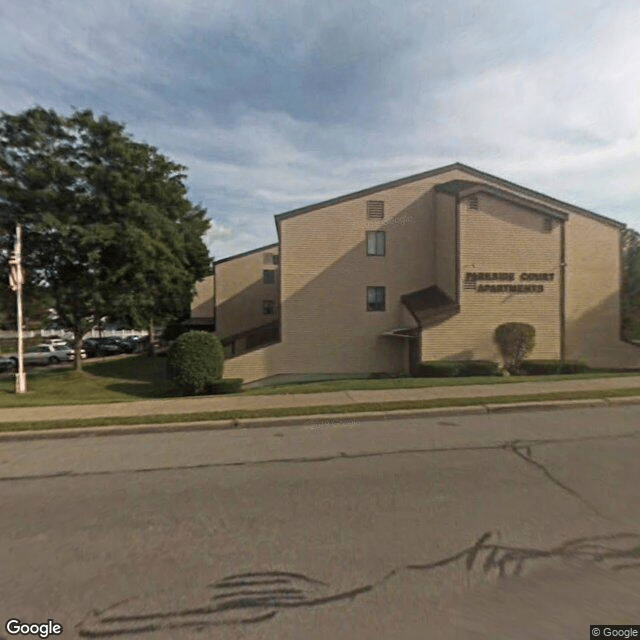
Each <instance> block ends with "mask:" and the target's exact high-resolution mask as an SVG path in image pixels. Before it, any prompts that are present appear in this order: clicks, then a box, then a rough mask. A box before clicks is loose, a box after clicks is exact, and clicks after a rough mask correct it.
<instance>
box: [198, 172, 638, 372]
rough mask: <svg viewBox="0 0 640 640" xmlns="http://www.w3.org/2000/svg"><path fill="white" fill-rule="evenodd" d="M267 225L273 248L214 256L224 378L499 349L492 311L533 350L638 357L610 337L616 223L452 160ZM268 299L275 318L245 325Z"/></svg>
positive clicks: (536, 354)
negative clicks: (530, 341) (274, 238)
mask: <svg viewBox="0 0 640 640" xmlns="http://www.w3.org/2000/svg"><path fill="white" fill-rule="evenodd" d="M275 222H276V228H277V232H278V238H279V242H278V243H277V244H276V245H270V246H269V247H262V248H260V249H256V250H255V251H253V252H248V253H246V254H241V255H239V256H233V257H231V258H227V259H226V260H223V261H219V263H217V264H216V275H215V276H213V279H214V281H215V288H216V293H215V295H214V297H213V299H214V302H210V303H209V305H210V306H209V308H212V306H215V317H216V333H218V335H220V337H221V338H222V339H223V340H226V344H227V354H228V356H229V358H228V360H227V361H226V363H225V376H228V377H241V378H244V379H245V380H246V381H252V380H258V379H262V378H267V377H271V376H276V375H301V374H354V375H361V374H362V375H364V374H370V373H383V372H384V373H395V374H399V373H404V374H409V373H410V371H411V369H412V366H413V365H414V364H415V363H417V362H420V361H431V360H440V359H443V360H455V359H459V360H479V359H481V360H496V361H498V360H499V359H500V356H499V352H498V349H497V346H496V345H495V343H494V341H493V332H494V330H495V328H496V326H498V325H499V324H501V323H503V322H526V323H529V324H531V325H533V326H534V327H535V329H536V346H535V348H534V351H533V353H532V354H531V357H532V358H552V359H556V358H561V359H570V360H583V361H585V362H587V363H588V364H590V365H592V366H610V367H640V349H639V348H637V347H635V346H633V345H629V344H627V343H625V342H623V341H622V340H621V339H620V278H621V252H620V238H621V231H622V229H623V228H624V225H623V224H621V223H619V222H616V221H615V220H611V219H609V218H606V217H604V216H601V215H598V214H597V213H594V212H591V211H587V210H585V209H581V208H579V207H576V206H574V205H571V204H568V203H565V202H561V201H559V200H556V199H555V198H552V197H549V196H546V195H544V194H541V193H537V192H535V191H532V190H530V189H527V188H525V187H522V186H519V185H516V184H514V183H511V182H508V181H506V180H503V179H501V178H498V177H496V176H492V175H489V174H487V173H484V172H481V171H478V170H476V169H473V168H471V167H468V166H466V165H463V164H460V163H456V164H453V165H449V166H446V167H441V168H438V169H435V170H432V171H427V172H425V173H421V174H417V175H413V176H409V177H407V178H403V179H400V180H395V181H393V182H388V183H385V184H382V185H378V186H375V187H371V188H368V189H364V190H362V191H358V192H355V193H351V194H348V195H345V196H342V197H339V198H335V199H332V200H328V201H326V202H321V203H319V204H315V205H310V206H307V207H302V208H300V209H296V210H294V211H289V212H287V213H283V214H280V215H277V216H276V217H275ZM270 254H271V255H273V256H277V258H269V257H267V256H268V255H270ZM269 260H275V262H273V263H272V264H271V265H270V266H269V269H271V270H273V271H274V274H273V275H272V276H265V275H264V272H265V270H266V268H267V267H266V266H265V265H266V264H267V263H268V261H269ZM266 277H268V278H269V282H273V284H266V280H265V278H266ZM203 286H204V285H203ZM265 287H267V288H266V289H265ZM268 287H273V289H269V288H268ZM218 289H219V291H218ZM270 294H273V297H269V295H270ZM267 300H273V305H272V306H271V305H267V304H266V301H267ZM203 304H205V306H206V301H205V300H203V299H202V297H201V298H196V300H195V301H194V312H195V311H196V310H197V309H198V308H204V307H202V306H201V305H203ZM270 309H273V316H272V321H273V322H272V323H271V324H272V326H274V327H276V326H277V331H276V330H273V331H272V332H271V333H270V334H267V333H264V334H263V335H262V336H260V335H259V334H258V336H257V338H256V337H255V331H256V329H259V327H261V326H264V325H266V324H269V323H266V322H265V320H266V319H267V316H269V317H270V316H271V314H270V311H269V310H270ZM261 323H262V324H261ZM247 331H248V332H249V334H247V335H253V336H254V338H253V339H251V340H249V342H248V343H247V341H246V340H244V342H243V339H242V334H243V332H247ZM252 332H254V333H252ZM234 336H235V337H234ZM237 336H240V338H239V339H238V338H237ZM230 337H234V339H233V341H232V342H234V346H233V347H230V346H229V345H230V340H229V339H230ZM265 343H269V344H265Z"/></svg>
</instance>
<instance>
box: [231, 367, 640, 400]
mask: <svg viewBox="0 0 640 640" xmlns="http://www.w3.org/2000/svg"><path fill="white" fill-rule="evenodd" d="M636 373H637V372H626V373H621V372H619V371H616V372H611V371H606V372H600V373H598V372H589V373H574V374H563V375H549V376H475V377H471V376H470V377H466V378H382V379H369V378H345V379H341V380H323V381H321V382H299V383H295V384H280V385H273V386H269V387H259V388H254V389H249V390H246V391H243V394H246V395H253V396H269V395H276V394H282V393H324V392H328V391H350V390H372V389H416V388H422V387H457V386H465V385H470V384H518V383H520V382H536V381H544V382H551V381H553V380H581V379H583V380H584V379H587V378H611V377H617V376H628V375H635V374H636Z"/></svg>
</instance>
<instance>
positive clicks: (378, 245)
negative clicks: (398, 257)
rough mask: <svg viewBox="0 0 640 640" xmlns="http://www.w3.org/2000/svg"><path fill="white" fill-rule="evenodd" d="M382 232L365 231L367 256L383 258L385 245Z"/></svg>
mask: <svg viewBox="0 0 640 640" xmlns="http://www.w3.org/2000/svg"><path fill="white" fill-rule="evenodd" d="M385 236H386V234H385V232H384V231H367V255H368V256H383V255H384V250H385V244H386V238H385Z"/></svg>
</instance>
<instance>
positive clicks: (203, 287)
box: [191, 276, 214, 318]
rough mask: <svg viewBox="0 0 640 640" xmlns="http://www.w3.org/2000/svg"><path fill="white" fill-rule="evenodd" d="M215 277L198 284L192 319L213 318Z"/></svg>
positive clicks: (192, 308)
mask: <svg viewBox="0 0 640 640" xmlns="http://www.w3.org/2000/svg"><path fill="white" fill-rule="evenodd" d="M213 286H214V285H213V276H208V277H206V278H204V279H203V280H200V281H199V282H196V293H195V296H194V297H193V301H192V302H191V317H192V318H213V315H214V303H213Z"/></svg>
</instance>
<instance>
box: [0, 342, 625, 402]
mask: <svg viewBox="0 0 640 640" xmlns="http://www.w3.org/2000/svg"><path fill="white" fill-rule="evenodd" d="M165 368H166V359H165V358H161V357H160V358H159V357H156V358H148V357H147V356H146V355H145V354H142V355H133V356H123V357H119V358H109V359H101V360H89V361H84V362H83V369H84V370H83V371H82V372H76V371H74V370H73V369H69V368H57V369H49V368H47V367H36V368H31V369H28V371H27V393H26V394H25V395H20V396H19V395H16V393H15V380H14V377H13V376H8V377H5V378H2V379H0V408H3V407H7V408H8V407H34V406H46V405H64V404H70V405H71V404H100V403H109V402H131V401H134V400H144V399H152V398H167V397H175V396H176V395H177V394H176V392H175V391H174V390H173V388H172V385H171V383H170V382H169V381H168V380H167V378H166V373H165ZM621 375H628V374H625V373H611V372H603V373H584V374H574V375H557V376H523V377H502V376H500V377H489V376H481V377H473V378H471V377H470V378H387V379H352V378H350V379H341V380H326V381H323V382H307V383H299V384H287V385H278V386H271V387H263V388H258V389H251V390H247V391H243V392H242V394H243V395H273V394H285V393H287V394H290V393H319V392H328V391H343V390H349V389H402V388H406V389H408V388H418V387H437V386H459V385H470V384H481V385H485V384H496V383H498V384H517V383H520V382H530V381H536V380H544V381H552V380H576V379H580V378H598V377H610V376H621Z"/></svg>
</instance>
